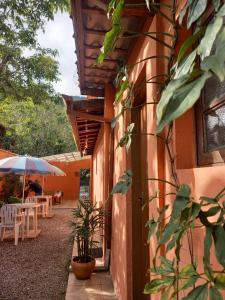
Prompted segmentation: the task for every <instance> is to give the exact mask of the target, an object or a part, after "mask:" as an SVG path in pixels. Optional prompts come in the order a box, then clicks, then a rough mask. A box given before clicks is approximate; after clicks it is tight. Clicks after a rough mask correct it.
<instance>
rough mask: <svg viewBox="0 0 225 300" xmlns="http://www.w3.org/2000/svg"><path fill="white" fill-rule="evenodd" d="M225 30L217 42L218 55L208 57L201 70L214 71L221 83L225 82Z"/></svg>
mask: <svg viewBox="0 0 225 300" xmlns="http://www.w3.org/2000/svg"><path fill="white" fill-rule="evenodd" d="M224 46H225V29H224V30H223V31H222V32H221V33H220V34H219V36H218V39H217V40H216V53H215V54H214V55H211V56H208V57H206V58H205V59H204V60H203V61H202V63H201V68H202V69H203V70H204V71H209V70H212V71H213V72H214V73H215V75H216V76H217V77H218V78H219V79H220V81H223V80H225V68H224V61H225V51H224Z"/></svg>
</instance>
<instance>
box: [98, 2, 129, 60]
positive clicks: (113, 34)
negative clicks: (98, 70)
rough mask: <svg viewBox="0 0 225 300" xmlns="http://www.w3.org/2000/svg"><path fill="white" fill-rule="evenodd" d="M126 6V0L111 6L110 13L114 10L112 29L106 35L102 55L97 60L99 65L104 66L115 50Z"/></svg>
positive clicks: (113, 3) (112, 3)
mask: <svg viewBox="0 0 225 300" xmlns="http://www.w3.org/2000/svg"><path fill="white" fill-rule="evenodd" d="M124 5H125V1H124V0H117V1H114V0H113V1H111V2H110V4H109V11H110V12H111V10H113V9H114V10H113V15H112V29H111V30H110V31H108V32H107V33H106V34H105V37H104V41H103V46H102V48H101V53H100V54H99V56H98V58H97V60H96V63H97V64H102V63H103V61H104V59H105V58H106V56H107V55H108V54H109V53H110V52H111V51H113V49H114V48H115V45H116V42H117V40H118V38H119V36H120V33H121V30H122V27H121V16H122V12H123V8H124Z"/></svg>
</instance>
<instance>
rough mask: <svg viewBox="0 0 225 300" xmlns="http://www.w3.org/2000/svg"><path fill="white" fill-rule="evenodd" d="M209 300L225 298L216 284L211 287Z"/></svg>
mask: <svg viewBox="0 0 225 300" xmlns="http://www.w3.org/2000/svg"><path fill="white" fill-rule="evenodd" d="M209 300H223V297H222V295H221V294H220V292H219V291H218V289H216V288H215V287H214V286H211V287H210V289H209Z"/></svg>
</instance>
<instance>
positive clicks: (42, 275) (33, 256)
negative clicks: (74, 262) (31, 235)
mask: <svg viewBox="0 0 225 300" xmlns="http://www.w3.org/2000/svg"><path fill="white" fill-rule="evenodd" d="M54 213H55V216H54V217H53V218H51V219H42V218H39V219H38V227H40V228H41V229H42V232H41V234H40V235H39V236H38V237H37V238H36V239H25V240H24V241H23V242H21V240H19V243H18V246H14V241H13V240H11V241H7V240H4V242H0V300H27V299H32V300H62V299H65V292H66V287H67V279H68V267H69V263H70V258H71V254H72V243H71V242H70V241H69V233H70V227H69V225H68V223H69V220H70V216H71V210H70V209H55V210H54Z"/></svg>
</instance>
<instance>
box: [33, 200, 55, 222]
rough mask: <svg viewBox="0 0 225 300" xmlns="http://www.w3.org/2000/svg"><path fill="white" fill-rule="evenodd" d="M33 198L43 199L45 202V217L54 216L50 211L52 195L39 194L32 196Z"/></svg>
mask: <svg viewBox="0 0 225 300" xmlns="http://www.w3.org/2000/svg"><path fill="white" fill-rule="evenodd" d="M34 199H37V200H42V199H43V200H45V201H46V202H47V215H46V217H47V218H52V217H53V216H54V214H53V212H52V196H51V195H40V196H34Z"/></svg>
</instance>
